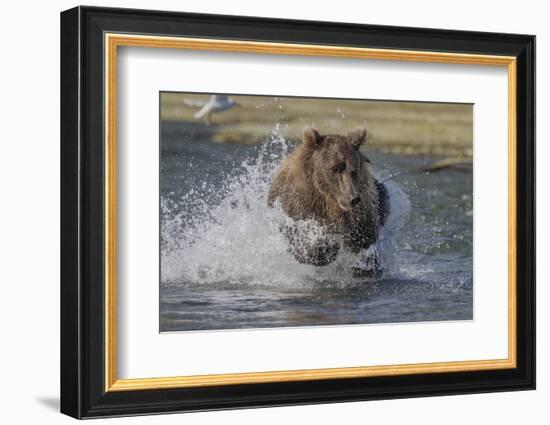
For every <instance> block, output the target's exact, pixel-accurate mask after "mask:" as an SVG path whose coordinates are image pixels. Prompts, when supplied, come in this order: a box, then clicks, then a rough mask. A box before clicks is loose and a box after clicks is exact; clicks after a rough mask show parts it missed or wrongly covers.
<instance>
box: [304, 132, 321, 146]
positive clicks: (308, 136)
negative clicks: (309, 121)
mask: <svg viewBox="0 0 550 425" xmlns="http://www.w3.org/2000/svg"><path fill="white" fill-rule="evenodd" d="M302 141H303V142H304V144H305V145H306V146H310V147H312V148H316V147H318V146H319V145H320V144H321V142H322V141H323V137H322V136H321V135H320V134H319V132H318V131H317V130H315V129H314V128H312V127H306V128H304V132H303V134H302Z"/></svg>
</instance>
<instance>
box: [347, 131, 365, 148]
mask: <svg viewBox="0 0 550 425" xmlns="http://www.w3.org/2000/svg"><path fill="white" fill-rule="evenodd" d="M348 137H349V139H350V143H351V144H352V145H353V146H354V147H355V148H356V149H359V146H361V145H362V144H363V142H364V141H365V140H367V130H366V129H365V128H356V129H355V130H353V131H350V132H349V133H348Z"/></svg>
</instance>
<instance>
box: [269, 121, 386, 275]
mask: <svg viewBox="0 0 550 425" xmlns="http://www.w3.org/2000/svg"><path fill="white" fill-rule="evenodd" d="M365 139H366V130H364V129H358V130H355V131H352V132H350V133H348V134H347V135H336V134H328V135H321V134H319V132H318V131H316V130H314V129H311V128H307V129H306V130H304V134H303V143H302V144H301V145H300V146H299V147H298V148H296V150H295V151H294V152H293V153H292V154H290V155H289V156H288V157H287V158H286V160H285V161H284V162H283V164H282V165H281V167H280V169H279V170H278V172H277V174H276V175H275V177H274V179H273V181H272V183H271V187H270V191H269V196H268V204H269V205H270V206H273V204H274V203H275V202H276V201H277V200H279V202H280V203H281V206H282V208H283V210H284V211H285V213H286V214H287V215H288V216H289V217H291V218H293V219H294V220H306V219H313V220H316V221H317V222H318V223H320V224H321V225H323V226H325V227H326V229H327V232H328V233H337V234H341V235H342V236H343V237H344V242H345V244H346V245H347V247H348V248H349V249H350V250H351V251H352V252H359V250H361V249H364V248H367V247H368V246H370V245H371V244H372V243H374V242H375V241H376V239H377V236H378V227H379V225H380V217H379V209H378V202H379V200H378V196H379V194H378V190H377V189H376V185H375V181H374V178H373V176H372V174H371V172H370V170H369V163H370V161H369V160H368V158H367V157H365V156H364V154H362V153H361V152H360V150H359V147H360V146H361V144H362V143H363V142H364V140H365ZM354 197H359V198H360V201H358V203H357V205H355V206H353V207H352V206H351V205H350V203H349V202H350V199H352V198H354ZM356 202H357V201H356ZM287 233H288V232H287ZM290 242H291V243H292V242H293V238H292V237H291V238H290ZM312 249H314V250H315V247H312ZM334 249H336V251H337V248H334V247H333V248H332V249H329V251H330V252H332V251H333V250H334ZM330 252H329V257H330V258H327V259H324V260H323V259H322V258H321V259H320V260H319V261H316V260H314V261H307V259H306V261H302V262H310V263H313V264H315V263H319V264H318V265H324V264H328V262H330V261H332V260H333V259H334V258H335V253H334V252H332V254H330ZM306 257H307V255H306ZM333 257H334V258H333ZM297 259H298V260H300V258H298V257H297Z"/></svg>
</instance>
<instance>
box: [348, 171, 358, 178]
mask: <svg viewBox="0 0 550 425" xmlns="http://www.w3.org/2000/svg"><path fill="white" fill-rule="evenodd" d="M349 174H350V175H351V178H352V179H353V180H355V179H356V178H357V171H355V170H353V171H351V172H350V173H349Z"/></svg>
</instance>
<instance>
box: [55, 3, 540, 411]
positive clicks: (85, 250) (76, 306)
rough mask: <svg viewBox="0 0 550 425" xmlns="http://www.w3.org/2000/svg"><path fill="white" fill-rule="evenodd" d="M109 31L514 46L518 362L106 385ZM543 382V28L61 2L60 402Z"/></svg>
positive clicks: (363, 394) (357, 394)
mask: <svg viewBox="0 0 550 425" xmlns="http://www.w3.org/2000/svg"><path fill="white" fill-rule="evenodd" d="M105 32H121V33H138V34H152V35H170V36H186V37H202V38H217V39H233V40H254V41H269V42H286V43H305V44H322V45H333V46H354V47H371V48H385V49H401V50H423V51H435V52H453V53H478V54H485V55H509V56H515V57H517V77H518V81H517V231H518V234H517V243H518V249H517V285H518V287H517V320H518V322H517V368H515V369H509V370H494V371H480V372H454V373H432V374H418V375H408V376H386V377H374V378H373V377H371V378H348V379H333V380H321V381H306V382H286V383H264V384H246V385H230V386H216V387H204V388H187V389H185V388H180V389H168V390H145V391H125V392H105V391H104V353H105V350H104V348H105V345H104V303H103V300H104V285H103V284H104V266H105V264H104V233H103V229H104V214H103V211H104V210H103V209H104V161H103V160H104V146H103V137H104V132H103V131H104V122H103V112H104V100H105V99H104V90H103V88H104V70H103V65H104V45H103V35H104V33H105ZM534 388H535V37H534V36H529V35H516V34H498V33H480V32H469V31H451V30H432V29H420V28H406V27H388V26H374V25H357V24H344V23H329V22H314V21H295V20H283V19H264V18H254V17H241V16H221V15H204V14H189V13H176V12H161V11H146V10H132V9H111V8H95V7H82V6H81V7H77V8H74V9H70V10H68V11H65V12H62V13H61V412H62V413H65V414H67V415H70V416H73V417H75V418H91V417H104V416H121V415H138V414H148V413H165V412H183V411H201V410H218V409H231V408H242V407H262V406H276V405H296V404H313V403H327V402H343V401H354V400H373V399H387V398H405V397H418V396H429V395H451V394H467V393H482V392H493V391H511V390H525V389H534Z"/></svg>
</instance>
